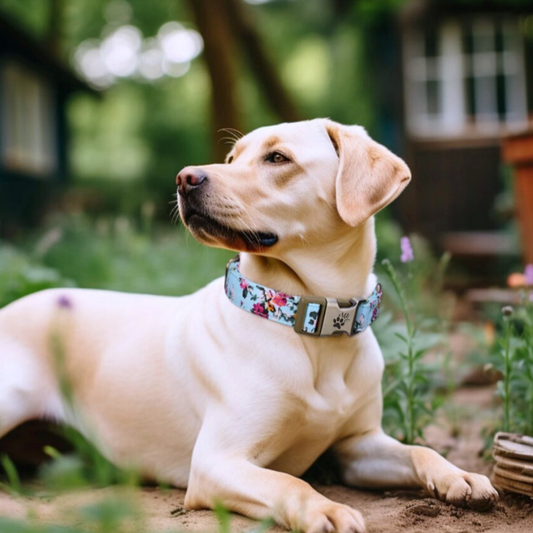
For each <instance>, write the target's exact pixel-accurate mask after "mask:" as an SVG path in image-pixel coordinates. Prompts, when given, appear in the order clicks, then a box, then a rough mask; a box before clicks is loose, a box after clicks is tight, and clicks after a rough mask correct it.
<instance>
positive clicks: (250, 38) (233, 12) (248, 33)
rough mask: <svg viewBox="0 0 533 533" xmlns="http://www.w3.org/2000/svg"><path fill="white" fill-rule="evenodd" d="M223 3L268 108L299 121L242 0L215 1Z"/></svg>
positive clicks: (280, 116)
mask: <svg viewBox="0 0 533 533" xmlns="http://www.w3.org/2000/svg"><path fill="white" fill-rule="evenodd" d="M219 1H220V3H222V4H224V6H225V9H226V12H227V14H228V18H229V21H230V24H231V28H232V30H233V32H234V33H235V35H236V36H237V38H238V39H240V45H241V49H242V52H243V53H244V54H245V55H246V56H247V57H248V61H249V64H250V68H251V70H252V72H253V74H254V75H255V77H256V80H257V83H258V86H259V89H260V90H261V91H262V93H263V95H264V97H265V99H266V101H267V102H268V103H269V105H270V107H271V109H272V111H274V112H275V113H276V114H277V115H278V117H279V118H280V119H281V120H283V121H288V122H291V121H296V120H301V117H300V114H299V113H298V110H297V108H296V106H295V105H294V102H293V101H292V98H291V96H290V94H289V93H288V91H287V90H286V88H285V86H284V85H283V82H282V80H281V77H280V75H279V72H278V70H277V69H276V67H275V66H274V63H273V62H272V61H271V59H270V58H269V57H268V54H267V53H266V50H265V49H264V47H263V45H262V42H261V38H260V36H259V33H258V31H257V28H256V27H255V26H254V24H253V20H252V17H251V16H250V13H249V12H248V11H247V9H246V6H245V5H244V4H243V3H242V0H219Z"/></svg>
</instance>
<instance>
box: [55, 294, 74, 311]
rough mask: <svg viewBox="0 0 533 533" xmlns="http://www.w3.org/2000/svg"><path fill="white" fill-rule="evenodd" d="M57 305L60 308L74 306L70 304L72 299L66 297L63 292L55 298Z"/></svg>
mask: <svg viewBox="0 0 533 533" xmlns="http://www.w3.org/2000/svg"><path fill="white" fill-rule="evenodd" d="M56 303H57V306H58V307H60V308H61V309H68V310H70V309H72V308H73V307H74V306H73V305H72V300H71V299H70V298H69V297H68V296H65V295H64V294H63V295H61V296H60V297H59V298H58V299H57V302H56Z"/></svg>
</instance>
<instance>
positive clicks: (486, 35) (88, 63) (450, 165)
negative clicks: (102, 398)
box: [0, 0, 533, 267]
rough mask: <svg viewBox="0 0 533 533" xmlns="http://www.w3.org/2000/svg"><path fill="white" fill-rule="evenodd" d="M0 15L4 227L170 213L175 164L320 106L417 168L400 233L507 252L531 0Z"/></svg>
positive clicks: (28, 0)
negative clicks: (51, 217)
mask: <svg viewBox="0 0 533 533" xmlns="http://www.w3.org/2000/svg"><path fill="white" fill-rule="evenodd" d="M148 4H149V5H148ZM0 17H1V18H0V35H1V37H0V38H1V41H0V92H1V99H0V102H1V106H2V109H1V123H2V128H1V135H0V147H1V159H0V235H3V236H4V237H10V238H13V237H16V236H17V235H19V234H24V232H25V231H26V229H25V228H28V227H32V226H33V227H35V226H36V225H37V224H38V223H39V222H40V221H41V220H42V217H43V215H44V214H46V213H49V212H50V211H51V209H53V210H54V211H59V212H73V211H74V212H84V213H89V214H91V213H92V214H96V215H97V214H99V213H115V214H116V213H121V214H125V215H127V216H133V217H139V216H141V217H142V214H141V213H142V212H143V209H144V212H146V209H148V210H151V209H152V210H154V211H155V216H156V218H159V219H161V220H168V217H169V213H170V210H171V206H170V207H169V205H168V202H169V201H170V200H171V199H172V195H173V193H174V192H175V191H174V179H173V178H174V176H175V174H176V173H177V172H178V171H179V169H180V168H181V167H183V166H185V165H187V164H200V163H206V162H212V161H221V160H222V158H223V156H224V153H225V152H226V151H227V149H228V146H227V145H226V143H227V142H231V137H232V135H233V134H232V133H228V132H231V131H235V130H238V131H242V132H246V131H249V130H251V129H253V128H255V127H258V126H261V125H265V124H272V123H276V122H280V121H291V120H299V119H305V118H314V117H317V116H329V117H331V118H332V119H335V120H338V121H340V122H344V123H357V124H362V125H364V126H365V127H366V128H367V129H368V130H369V132H370V133H371V135H373V136H374V137H375V138H376V139H377V140H379V141H380V142H382V143H383V144H385V145H386V146H388V147H389V148H391V149H392V150H393V151H395V152H397V153H399V154H400V155H401V156H402V157H404V158H405V159H406V161H407V162H408V163H409V165H410V166H411V168H412V171H413V176H414V179H413V181H412V185H411V186H410V187H409V188H408V189H407V191H406V193H405V194H404V195H403V196H402V197H401V198H400V200H399V201H398V202H397V203H396V204H395V206H394V207H393V211H392V212H393V214H394V216H395V218H396V220H397V221H398V222H399V223H400V224H401V225H402V227H403V228H404V230H406V231H416V232H419V233H421V234H423V235H425V236H427V237H429V238H430V239H431V242H432V244H433V245H434V246H435V247H437V248H438V247H445V248H450V249H452V251H453V252H455V253H456V254H458V255H464V256H465V257H466V258H467V259H468V256H475V257H476V258H477V259H476V260H477V261H478V263H479V262H481V263H482V264H481V266H482V267H483V266H484V265H485V262H486V261H485V260H486V259H487V258H493V257H494V256H501V255H504V256H508V257H510V258H513V257H515V258H516V257H518V253H519V247H518V245H517V242H518V240H517V239H516V238H515V237H513V234H512V232H509V231H508V230H509V228H510V227H512V225H513V223H514V220H515V219H514V218H513V215H514V213H515V211H514V209H513V205H514V201H513V189H512V179H511V175H512V173H511V171H510V169H509V167H505V166H504V165H503V164H502V160H501V156H500V152H501V148H500V147H501V142H502V139H503V138H505V137H506V136H508V135H509V134H511V133H513V132H519V131H526V130H527V129H528V127H529V126H530V125H531V117H532V113H533V2H532V1H530V0H487V1H485V0H483V1H482V0H332V1H328V0H305V1H304V0H219V1H217V2H212V1H210V0H153V1H152V2H150V3H146V2H143V1H142V0H47V1H44V0H24V1H23V2H21V1H19V0H0ZM81 80H83V81H81ZM95 95H97V96H95ZM225 128H228V131H226V132H225V131H223V130H224V129H225ZM58 185H59V186H58ZM147 205H150V206H151V207H150V208H147V207H146V206H147ZM50 206H52V207H50ZM143 206H144V207H143ZM515 233H516V232H515ZM467 262H468V260H467ZM477 266H478V267H479V266H480V265H479V264H478V265H477Z"/></svg>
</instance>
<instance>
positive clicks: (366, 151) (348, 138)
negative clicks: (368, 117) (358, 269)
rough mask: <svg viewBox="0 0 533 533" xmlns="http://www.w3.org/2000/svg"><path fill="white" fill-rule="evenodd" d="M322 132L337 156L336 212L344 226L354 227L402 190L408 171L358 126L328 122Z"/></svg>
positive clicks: (401, 162) (406, 167) (396, 158)
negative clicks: (327, 137) (326, 134)
mask: <svg viewBox="0 0 533 533" xmlns="http://www.w3.org/2000/svg"><path fill="white" fill-rule="evenodd" d="M326 130H327V133H328V135H329V138H330V139H331V142H332V143H333V146H334V147H335V150H336V151H337V154H338V156H339V171H338V173H337V178H336V200H337V210H338V211H339V214H340V216H341V218H342V219H343V220H344V221H345V222H346V223H347V224H349V225H350V226H358V225H359V224H361V223H362V222H364V221H365V220H367V219H368V218H369V217H371V216H372V215H373V214H375V213H377V212H378V211H379V210H380V209H383V208H384V207H385V206H387V205H388V204H390V203H391V202H392V201H393V200H394V199H395V198H396V197H397V196H398V195H399V194H400V193H401V192H402V191H403V190H404V189H405V187H406V186H407V184H408V183H409V181H410V180H411V171H410V170H409V167H408V166H407V165H406V164H405V163H404V162H403V161H402V160H401V159H400V158H399V157H397V156H395V155H394V154H393V153H392V152H390V151H389V150H387V148H385V147H384V146H382V145H381V144H379V143H377V142H375V141H373V140H372V139H371V138H370V137H369V136H368V135H367V133H366V132H365V130H364V129H363V128H361V127H360V126H343V125H342V124H338V123H336V122H333V121H330V120H328V121H327V122H326Z"/></svg>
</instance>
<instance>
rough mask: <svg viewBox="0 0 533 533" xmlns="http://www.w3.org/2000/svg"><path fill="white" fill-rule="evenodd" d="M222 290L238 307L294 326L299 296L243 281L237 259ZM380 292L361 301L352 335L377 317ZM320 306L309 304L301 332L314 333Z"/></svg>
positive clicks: (230, 265) (378, 287) (237, 258)
mask: <svg viewBox="0 0 533 533" xmlns="http://www.w3.org/2000/svg"><path fill="white" fill-rule="evenodd" d="M224 290H225V292H226V296H227V297H228V299H229V300H230V301H231V302H232V303H233V304H235V305H236V306H237V307H240V308H241V309H244V310H245V311H248V312H250V313H252V314H254V315H257V316H259V317H261V318H266V319H268V320H272V321H274V322H278V323H279V324H283V325H285V326H291V327H293V326H294V323H295V319H296V311H297V309H298V303H299V302H300V296H291V295H289V294H286V293H284V292H279V291H276V290H274V289H269V288H268V287H263V286H262V285H259V284H257V283H253V282H251V281H250V280H248V279H246V278H245V277H244V276H243V275H242V274H241V273H240V271H239V256H237V257H235V258H234V259H232V260H230V262H229V263H228V266H227V269H226V280H225V283H224ZM382 296H383V292H382V290H381V285H379V284H378V285H377V287H376V289H375V290H374V292H373V293H372V295H371V296H370V297H369V298H368V299H367V300H363V301H361V302H360V304H359V306H358V307H357V312H356V316H355V321H354V327H353V334H356V333H361V332H363V331H364V330H365V329H366V328H367V327H368V326H369V325H370V324H371V323H372V322H374V320H376V318H377V317H378V315H379V307H380V304H381V299H382ZM321 307H322V306H321V305H320V304H316V303H309V304H308V306H307V309H306V316H305V321H304V326H303V330H304V332H306V333H314V332H315V331H316V327H317V320H318V317H319V314H320V310H321V309H320V308H321Z"/></svg>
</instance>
